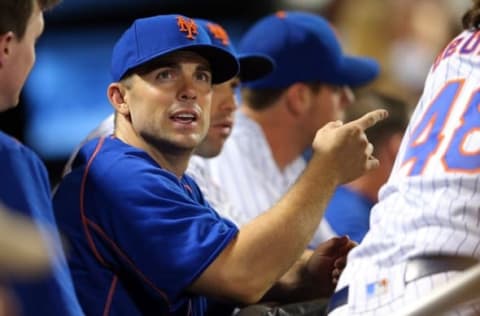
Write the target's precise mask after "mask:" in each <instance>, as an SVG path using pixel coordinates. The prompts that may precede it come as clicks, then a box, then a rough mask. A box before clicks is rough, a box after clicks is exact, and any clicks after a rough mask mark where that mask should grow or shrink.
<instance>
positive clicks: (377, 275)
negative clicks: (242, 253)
mask: <svg viewBox="0 0 480 316" xmlns="http://www.w3.org/2000/svg"><path fill="white" fill-rule="evenodd" d="M462 22H463V28H464V30H463V31H462V32H461V33H460V34H458V35H457V36H456V37H454V38H453V39H452V41H451V42H450V43H449V44H448V45H447V46H446V47H445V49H444V50H443V51H441V52H440V53H439V55H438V57H437V58H436V59H435V61H434V62H433V65H432V67H431V68H430V71H429V73H428V75H427V78H426V81H425V86H424V89H423V93H422V97H421V98H420V100H419V101H418V104H417V107H416V108H415V110H414V112H413V114H412V116H411V119H410V122H409V125H408V127H407V130H406V132H405V136H404V138H403V140H402V143H401V145H400V149H399V152H398V155H397V157H396V160H395V164H394V166H393V169H392V173H391V175H390V177H389V179H388V181H387V183H386V184H385V185H384V186H383V187H382V188H381V190H380V193H379V201H378V203H377V204H376V205H375V206H374V207H373V209H372V212H371V219H370V230H369V231H368V233H367V234H366V235H365V238H364V239H363V241H362V242H361V243H360V245H359V246H358V247H356V248H355V249H354V250H353V251H352V252H350V254H349V255H348V264H347V267H346V269H345V270H344V272H343V274H342V275H341V276H340V280H339V283H338V285H337V289H336V292H335V294H334V295H333V296H332V299H331V300H330V305H329V311H330V313H329V315H330V316H340V315H349V316H350V315H388V314H389V313H392V312H399V313H400V314H402V312H401V309H402V308H403V307H408V306H409V305H411V304H414V303H417V301H418V300H422V299H423V298H425V297H426V296H427V295H428V294H429V293H431V292H433V291H434V290H435V289H437V288H439V287H442V285H446V284H447V283H448V282H449V281H450V280H452V278H455V276H458V275H459V273H461V271H463V270H465V269H467V268H469V267H472V266H474V265H475V264H477V263H478V262H479V259H480V228H479V222H480V213H479V205H480V194H479V188H480V186H479V183H480V151H479V148H480V138H479V134H478V130H479V128H480V119H479V118H480V113H479V90H478V87H479V85H480V68H479V63H480V55H479V53H480V41H479V37H480V1H479V0H475V1H473V5H472V7H471V9H470V10H468V11H467V12H466V13H465V15H464V17H463V19H462ZM479 311H480V300H478V299H477V300H472V301H469V302H465V304H463V305H460V306H454V307H453V308H452V310H448V311H444V312H445V314H446V315H463V316H465V315H478V314H479Z"/></svg>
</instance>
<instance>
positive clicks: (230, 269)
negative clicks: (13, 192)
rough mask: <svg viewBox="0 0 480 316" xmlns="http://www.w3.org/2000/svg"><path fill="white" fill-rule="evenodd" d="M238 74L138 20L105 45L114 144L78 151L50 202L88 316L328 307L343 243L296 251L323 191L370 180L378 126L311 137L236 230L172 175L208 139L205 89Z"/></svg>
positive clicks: (168, 23) (180, 21) (206, 42)
mask: <svg viewBox="0 0 480 316" xmlns="http://www.w3.org/2000/svg"><path fill="white" fill-rule="evenodd" d="M158 30H162V32H158ZM237 72H238V61H237V58H236V57H235V55H233V54H231V53H230V52H229V51H228V50H226V49H223V48H220V47H218V46H216V45H213V44H212V43H211V40H210V38H209V36H208V34H207V33H206V31H205V30H204V29H203V28H202V27H199V26H198V25H197V23H196V22H195V20H194V19H191V18H189V17H186V16H183V15H160V16H154V17H149V18H143V19H138V20H136V21H134V23H133V24H132V25H131V27H130V28H128V29H127V30H126V31H125V32H124V33H123V35H122V36H121V37H120V39H119V40H118V41H117V43H116V45H115V47H114V50H113V54H112V77H113V82H112V83H111V84H110V86H109V87H108V97H109V100H110V102H111V104H112V106H113V107H114V108H115V132H114V135H112V136H109V137H102V138H98V139H94V140H92V141H91V142H88V143H87V144H86V145H84V146H83V147H82V149H80V151H79V153H78V155H77V158H76V159H75V161H74V163H73V165H72V171H71V172H70V173H69V174H67V175H66V176H65V177H64V178H63V180H62V182H61V183H60V185H59V187H58V190H57V192H56V194H55V196H54V206H55V215H56V218H57V221H58V223H59V225H60V227H61V229H62V231H63V232H64V233H65V235H66V237H67V239H68V241H69V242H70V243H71V244H72V256H71V257H70V258H69V265H70V268H71V270H72V275H73V278H74V283H75V287H76V290H77V293H78V295H79V299H80V301H81V303H82V306H83V307H84V308H85V309H86V312H87V313H88V314H94V315H97V314H104V315H108V314H114V315H130V316H132V315H153V314H154V315H158V314H170V315H185V314H192V315H205V314H206V313H207V312H208V311H209V310H210V309H211V306H210V305H213V304H215V302H218V301H227V302H231V303H235V304H241V303H243V304H249V303H252V302H257V301H260V300H272V301H277V300H280V301H281V300H287V301H288V300H290V301H292V300H293V301H295V300H304V299H312V298H317V297H328V296H329V295H330V293H331V291H332V289H333V287H334V284H335V280H336V278H338V275H339V274H340V272H341V269H342V267H343V264H344V263H345V261H344V260H345V257H346V254H347V253H348V251H349V250H350V249H351V247H352V246H353V243H352V242H351V241H350V240H349V239H347V238H334V239H331V240H329V241H328V242H327V243H324V244H323V245H321V246H319V247H318V248H317V249H315V251H307V250H305V249H306V246H307V244H308V241H309V240H310V239H311V236H312V235H313V232H314V230H315V228H316V227H317V225H318V223H319V221H320V219H321V217H322V215H323V209H324V207H325V205H326V203H327V201H328V199H329V198H330V196H331V194H332V193H333V190H334V188H335V186H336V185H337V184H339V183H344V182H348V181H350V180H352V179H353V178H355V177H357V176H359V175H360V174H362V173H364V172H365V171H367V170H370V169H373V168H376V167H378V163H379V162H378V160H377V159H375V158H374V157H373V156H371V154H372V150H373V147H372V145H371V144H370V143H369V142H368V139H367V138H366V136H365V133H364V130H365V129H367V128H368V127H371V126H373V125H375V123H376V122H378V121H379V120H382V119H384V118H385V117H386V116H387V115H388V114H387V112H386V111H383V110H380V111H374V112H371V113H368V114H367V115H365V116H363V117H362V118H360V119H359V120H356V121H354V122H349V123H347V124H342V123H341V122H331V123H330V124H327V126H325V127H324V128H323V129H321V130H319V131H318V133H317V137H316V138H315V141H314V143H313V146H312V147H313V149H314V154H313V157H312V159H311V161H310V163H309V165H308V167H307V169H306V170H305V173H304V175H303V176H302V177H301V178H300V179H299V180H298V182H297V184H296V185H295V186H294V187H293V188H292V190H291V191H290V192H289V194H286V195H285V197H284V199H283V200H282V201H281V202H279V203H278V204H277V205H276V206H274V207H272V209H271V210H270V211H268V212H265V214H263V215H262V216H261V217H258V218H257V219H255V220H254V221H252V222H251V223H249V224H247V225H244V226H242V227H241V228H240V229H239V228H238V227H237V226H236V225H235V224H233V223H232V222H231V221H229V220H227V219H225V218H222V217H221V216H219V215H218V213H217V212H216V211H215V210H214V209H213V208H212V207H211V206H210V205H209V203H208V202H207V201H206V200H205V199H204V197H203V195H202V194H201V191H200V189H199V188H198V186H197V184H196V183H195V181H194V180H193V179H192V178H191V177H189V176H188V175H185V170H186V168H187V166H188V164H189V160H190V157H191V155H192V153H193V151H194V149H195V148H196V147H197V146H198V145H199V144H200V143H201V142H202V140H203V139H204V137H205V135H206V134H207V131H208V128H209V126H210V106H211V97H212V85H213V84H220V83H222V82H225V81H227V80H229V79H231V78H233V77H234V76H235V75H236V74H237ZM345 166H348V168H345ZM279 231H281V232H282V233H281V234H279V233H278V232H279Z"/></svg>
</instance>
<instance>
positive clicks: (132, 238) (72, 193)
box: [54, 137, 238, 316]
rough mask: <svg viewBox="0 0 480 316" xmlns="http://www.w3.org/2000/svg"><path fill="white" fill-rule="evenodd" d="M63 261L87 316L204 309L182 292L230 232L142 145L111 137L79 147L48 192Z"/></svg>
mask: <svg viewBox="0 0 480 316" xmlns="http://www.w3.org/2000/svg"><path fill="white" fill-rule="evenodd" d="M54 208H55V216H56V217H57V221H58V223H59V226H60V228H61V230H62V231H63V232H64V234H65V235H66V236H67V239H68V242H69V243H70V244H71V246H72V255H71V256H70V258H69V265H70V268H71V270H72V275H73V279H74V284H75V288H76V290H77V294H78V297H79V300H80V303H81V305H82V307H83V308H84V310H85V312H86V313H87V314H88V315H128V316H135V315H166V314H167V315H204V314H206V311H207V310H208V309H209V308H211V307H209V306H208V299H207V298H206V297H203V296H200V295H195V294H193V293H189V292H187V291H186V289H187V288H188V287H189V285H191V284H192V282H193V281H194V280H195V279H196V278H197V277H198V276H199V275H200V274H201V273H202V272H203V271H204V270H205V269H206V268H207V267H208V266H209V265H210V263H211V262H212V261H213V260H214V259H215V258H216V257H217V256H218V255H219V254H220V252H221V251H222V250H223V249H224V248H225V247H226V246H227V245H228V244H229V242H230V241H231V240H232V238H234V237H235V236H236V234H237V232H238V229H237V227H236V226H235V225H234V224H233V223H231V222H230V221H228V220H225V219H223V218H221V217H220V216H219V215H218V214H217V213H216V212H215V211H214V210H213V209H212V208H211V207H210V206H209V204H208V203H207V202H206V201H205V200H204V199H203V196H202V194H201V193H200V190H199V188H198V186H197V185H196V183H195V182H194V181H193V180H192V179H191V178H189V177H188V176H183V177H182V178H181V179H178V178H177V177H176V176H175V175H174V174H173V173H171V172H169V171H167V170H165V169H162V168H161V167H160V166H159V165H158V164H157V163H156V162H155V161H154V160H153V159H152V158H151V157H150V156H149V155H148V154H147V153H146V152H145V151H143V150H141V149H138V148H135V147H132V146H130V145H128V144H125V143H123V142H122V141H120V140H119V139H116V138H114V137H108V138H100V139H94V140H92V141H90V142H88V143H87V144H86V145H85V146H83V147H82V149H81V150H80V151H79V153H78V155H77V158H76V159H75V161H74V163H73V167H72V172H71V173H69V174H68V175H67V176H66V177H65V178H64V179H63V181H62V183H60V185H59V187H58V190H57V192H56V193H55V197H54Z"/></svg>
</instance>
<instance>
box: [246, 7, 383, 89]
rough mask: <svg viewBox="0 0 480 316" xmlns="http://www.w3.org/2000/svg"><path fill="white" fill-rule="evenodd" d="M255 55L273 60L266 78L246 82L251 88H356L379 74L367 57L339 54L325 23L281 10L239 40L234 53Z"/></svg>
mask: <svg viewBox="0 0 480 316" xmlns="http://www.w3.org/2000/svg"><path fill="white" fill-rule="evenodd" d="M248 51H252V52H256V53H261V54H265V55H267V56H270V57H271V58H273V60H274V62H275V64H276V67H275V70H274V71H273V72H272V73H270V74H269V75H268V76H266V77H263V78H261V79H259V80H255V81H251V82H246V83H244V84H243V86H244V87H249V88H252V89H272V88H285V87H288V86H289V85H291V84H293V83H295V82H323V83H329V84H335V85H349V86H358V85H362V84H364V83H367V82H369V81H371V80H373V79H374V78H375V77H377V75H378V74H379V71H380V67H379V65H378V63H377V62H376V61H375V60H373V59H371V58H360V57H353V56H348V55H345V54H343V52H342V48H341V46H340V43H339V41H338V38H337V36H336V34H335V31H334V29H333V28H332V26H331V25H330V24H329V23H328V21H327V20H325V19H324V18H322V17H321V16H319V15H316V14H313V13H307V12H295V11H292V12H290V11H286V12H285V11H282V12H278V13H276V14H272V15H269V16H266V17H264V18H263V19H261V20H259V21H258V22H257V23H255V24H254V25H253V27H251V28H250V29H249V30H248V31H247V32H246V33H245V35H244V36H243V37H242V39H241V41H240V43H239V45H238V52H239V53H242V52H248Z"/></svg>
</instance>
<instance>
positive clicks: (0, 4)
mask: <svg viewBox="0 0 480 316" xmlns="http://www.w3.org/2000/svg"><path fill="white" fill-rule="evenodd" d="M60 1H61V0H0V34H5V33H7V32H10V31H12V32H13V33H15V35H16V36H17V37H18V38H19V39H21V38H23V36H24V35H25V30H26V28H27V23H28V19H29V18H30V16H31V15H32V12H33V7H34V3H35V2H36V3H37V4H38V6H39V7H40V9H41V10H42V11H45V10H49V9H51V8H53V7H54V6H55V5H57V4H58V3H59V2H60Z"/></svg>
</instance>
